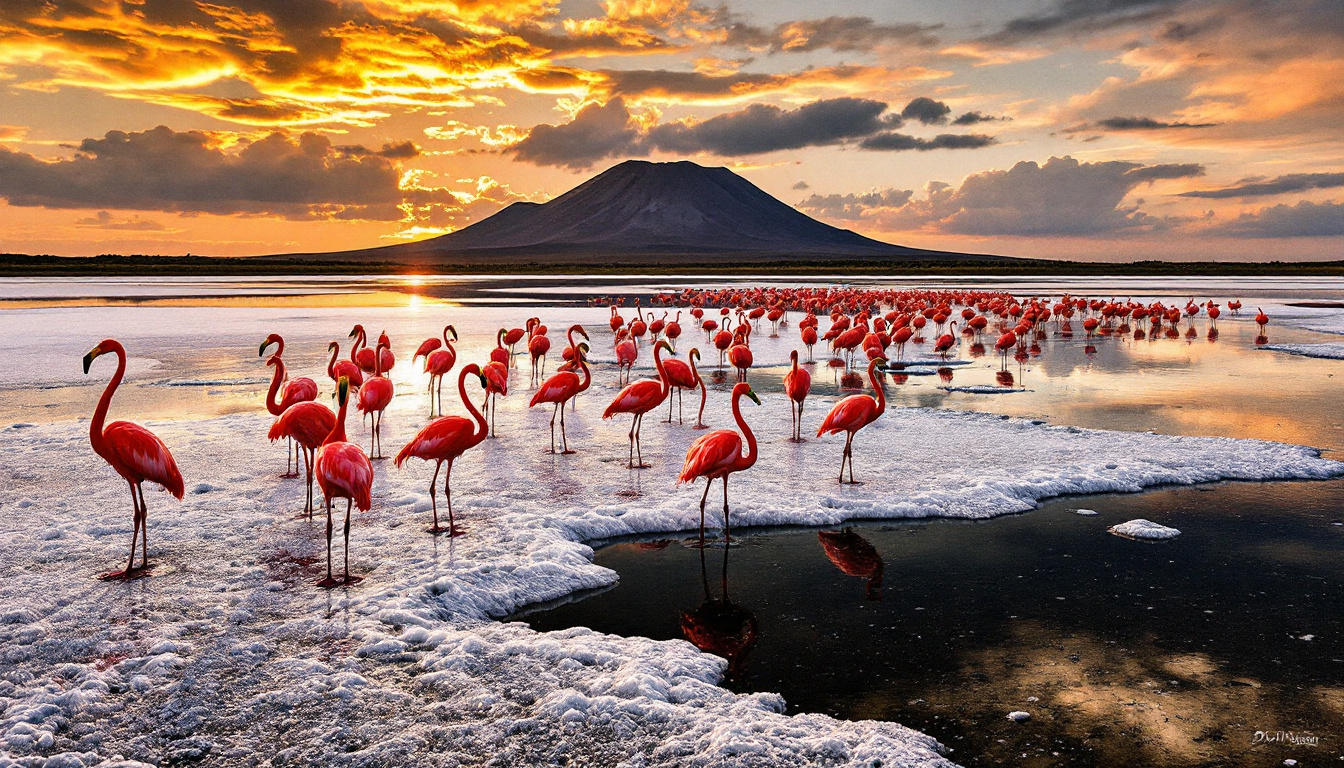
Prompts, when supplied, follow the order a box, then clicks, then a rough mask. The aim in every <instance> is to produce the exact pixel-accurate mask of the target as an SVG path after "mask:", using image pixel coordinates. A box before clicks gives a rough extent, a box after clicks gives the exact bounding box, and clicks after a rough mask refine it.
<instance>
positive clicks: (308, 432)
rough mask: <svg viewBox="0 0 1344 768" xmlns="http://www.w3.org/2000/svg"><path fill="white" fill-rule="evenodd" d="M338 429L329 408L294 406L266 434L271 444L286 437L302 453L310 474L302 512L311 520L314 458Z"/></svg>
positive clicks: (307, 403)
mask: <svg viewBox="0 0 1344 768" xmlns="http://www.w3.org/2000/svg"><path fill="white" fill-rule="evenodd" d="M335 425H336V414H334V413H332V412H331V409H330V408H328V407H327V406H325V405H322V404H320V403H316V402H304V403H295V404H294V405H291V406H290V407H288V408H286V409H285V412H284V413H282V414H280V418H278V419H276V420H275V423H274V424H272V425H271V431H270V432H269V433H268V434H267V437H269V438H270V439H271V442H275V441H276V440H279V439H280V438H282V437H283V438H286V439H289V440H293V441H294V442H295V444H297V445H298V446H299V447H300V448H302V449H303V464H304V467H305V468H306V469H307V471H308V479H307V483H308V497H307V500H306V501H305V502H304V505H303V511H304V512H305V513H306V514H307V515H308V519H310V520H311V519H312V517H313V454H314V452H316V451H317V449H318V447H319V446H321V445H322V441H323V440H325V439H326V437H327V435H329V434H331V428H332V427H333V426H335Z"/></svg>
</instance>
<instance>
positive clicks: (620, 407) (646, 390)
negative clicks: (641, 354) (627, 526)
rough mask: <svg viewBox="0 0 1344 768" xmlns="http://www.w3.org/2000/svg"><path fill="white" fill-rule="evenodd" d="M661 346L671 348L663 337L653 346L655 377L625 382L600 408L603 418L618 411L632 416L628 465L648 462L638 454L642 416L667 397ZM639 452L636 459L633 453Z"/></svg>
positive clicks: (634, 467) (636, 466)
mask: <svg viewBox="0 0 1344 768" xmlns="http://www.w3.org/2000/svg"><path fill="white" fill-rule="evenodd" d="M664 349H668V350H670V349H672V345H671V344H668V343H667V342H666V341H660V342H658V344H657V345H656V346H654V348H653V364H654V366H655V367H656V368H657V370H658V378H657V379H641V380H639V381H636V382H635V383H633V384H628V385H626V387H625V389H622V390H621V391H620V392H619V393H617V395H616V397H615V399H613V400H612V401H611V404H610V405H608V406H607V410H605V411H603V413H602V418H604V419H609V418H611V417H612V416H614V415H616V414H618V413H629V414H632V415H633V416H634V418H633V419H631V421H630V464H629V467H630V469H644V468H647V467H648V466H649V465H648V464H645V463H644V457H643V455H642V454H639V427H640V424H641V423H642V422H643V420H644V414H646V413H648V412H649V411H652V410H653V409H654V408H657V407H658V406H659V405H662V402H663V401H664V400H666V399H667V393H668V391H669V384H668V381H667V373H666V372H665V370H664V368H663V358H662V356H661V355H660V354H659V352H661V351H662V350H664ZM637 454H638V455H639V463H638V464H636V463H635V456H636V455H637Z"/></svg>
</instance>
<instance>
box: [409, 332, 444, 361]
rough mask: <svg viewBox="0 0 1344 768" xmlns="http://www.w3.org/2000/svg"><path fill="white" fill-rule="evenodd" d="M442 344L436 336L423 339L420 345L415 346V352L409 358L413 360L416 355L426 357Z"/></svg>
mask: <svg viewBox="0 0 1344 768" xmlns="http://www.w3.org/2000/svg"><path fill="white" fill-rule="evenodd" d="M442 346H443V342H442V341H439V339H438V337H435V338H432V339H425V340H424V341H422V342H420V346H418V347H416V348H415V354H414V355H411V359H412V360H414V359H415V358H417V357H428V356H429V353H430V352H433V351H434V350H436V349H438V348H439V347H442Z"/></svg>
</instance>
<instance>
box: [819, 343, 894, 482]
mask: <svg viewBox="0 0 1344 768" xmlns="http://www.w3.org/2000/svg"><path fill="white" fill-rule="evenodd" d="M886 363H887V361H886V360H884V359H883V358H880V357H877V358H873V359H872V360H870V361H869V362H868V381H869V382H871V383H872V385H873V391H874V392H876V393H877V395H876V396H875V397H869V396H868V395H850V396H849V397H846V398H845V399H843V400H841V401H840V402H838V403H836V404H835V405H834V406H832V407H831V412H830V413H828V414H826V419H825V420H824V421H822V422H821V426H820V427H819V428H818V429H817V437H821V436H822V435H824V434H832V435H834V434H838V433H840V432H846V433H848V434H847V435H846V436H845V452H844V453H843V454H842V455H841V457H840V482H841V483H843V482H845V462H849V482H850V483H851V484H856V483H854V433H855V432H858V431H859V430H860V429H863V428H864V427H866V426H868V425H869V424H872V423H873V422H874V421H877V418H878V417H879V416H881V415H882V413H883V411H885V410H887V393H886V391H885V390H883V388H882V382H880V381H878V380H877V367H878V366H879V365H886Z"/></svg>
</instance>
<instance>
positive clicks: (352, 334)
mask: <svg viewBox="0 0 1344 768" xmlns="http://www.w3.org/2000/svg"><path fill="white" fill-rule="evenodd" d="M355 336H356V334H355V331H354V329H353V328H352V329H350V335H349V336H347V337H346V338H347V339H353V338H355Z"/></svg>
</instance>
